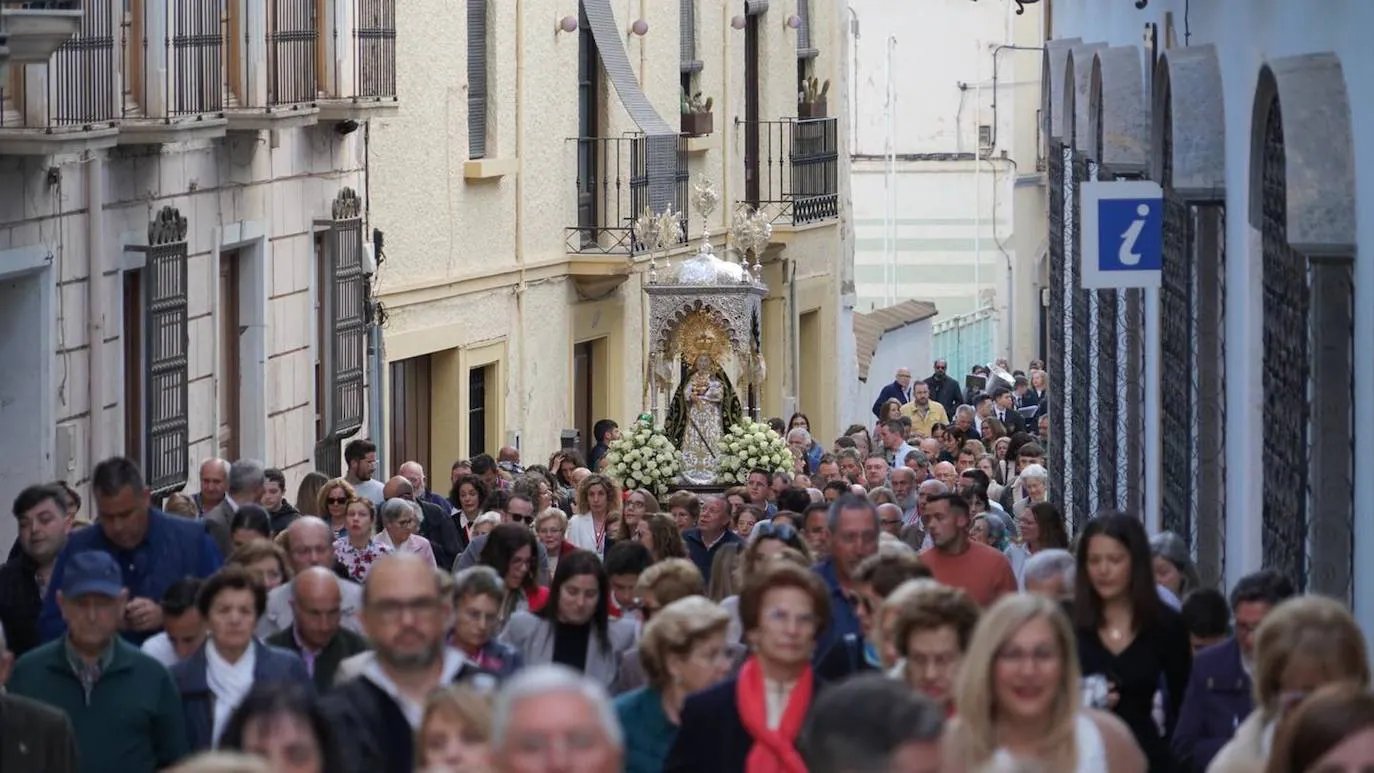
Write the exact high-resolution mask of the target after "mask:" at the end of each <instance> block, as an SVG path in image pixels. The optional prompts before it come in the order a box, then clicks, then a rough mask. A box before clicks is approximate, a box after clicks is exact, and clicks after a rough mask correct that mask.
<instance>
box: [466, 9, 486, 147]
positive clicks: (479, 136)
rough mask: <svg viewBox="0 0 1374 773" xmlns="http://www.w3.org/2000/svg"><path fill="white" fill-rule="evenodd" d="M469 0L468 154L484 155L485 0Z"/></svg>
mask: <svg viewBox="0 0 1374 773" xmlns="http://www.w3.org/2000/svg"><path fill="white" fill-rule="evenodd" d="M467 2H468V157H469V158H485V157H486V155H487V0H467Z"/></svg>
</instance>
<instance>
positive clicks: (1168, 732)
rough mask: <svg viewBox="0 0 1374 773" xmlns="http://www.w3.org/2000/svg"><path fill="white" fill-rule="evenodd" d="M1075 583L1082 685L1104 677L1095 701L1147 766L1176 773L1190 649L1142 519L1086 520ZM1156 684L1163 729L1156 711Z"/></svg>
mask: <svg viewBox="0 0 1374 773" xmlns="http://www.w3.org/2000/svg"><path fill="white" fill-rule="evenodd" d="M1075 584H1076V587H1075V591H1074V603H1073V613H1074V614H1073V618H1074V628H1075V629H1076V633H1077V635H1078V658H1079V662H1080V664H1081V665H1082V671H1083V675H1084V680H1085V687H1086V686H1087V685H1088V684H1090V682H1096V683H1098V684H1100V683H1101V680H1105V681H1106V683H1107V686H1108V693H1109V697H1108V698H1107V701H1106V705H1104V706H1099V707H1098V708H1110V709H1111V710H1113V711H1115V712H1116V714H1117V716H1119V717H1121V719H1122V721H1124V722H1125V723H1126V725H1127V726H1128V727H1130V729H1131V733H1132V734H1133V735H1134V736H1135V739H1136V742H1137V743H1138V744H1140V748H1141V750H1143V751H1144V752H1145V756H1146V757H1147V758H1148V759H1149V761H1150V773H1173V771H1174V770H1175V769H1176V764H1175V760H1174V757H1173V753H1172V752H1171V751H1170V749H1169V741H1170V738H1171V736H1172V735H1173V730H1174V723H1175V722H1176V721H1177V719H1178V710H1179V706H1180V705H1181V704H1182V702H1183V693H1184V690H1185V689H1186V688H1187V686H1188V674H1189V671H1190V670H1191V668H1192V648H1191V646H1190V645H1189V642H1188V633H1187V630H1186V629H1185V628H1184V626H1183V622H1182V620H1181V619H1180V618H1179V615H1178V613H1177V612H1175V611H1174V610H1172V609H1170V608H1169V607H1168V606H1166V605H1165V604H1164V603H1163V602H1162V601H1161V600H1160V598H1159V593H1158V590H1157V589H1156V588H1155V581H1154V574H1153V570H1152V568H1151V559H1150V543H1149V538H1148V537H1147V536H1146V534H1145V527H1144V526H1142V525H1141V523H1140V521H1139V520H1137V519H1135V518H1133V517H1131V516H1128V515H1125V514H1123V513H1106V514H1102V515H1099V516H1098V517H1096V518H1094V519H1093V520H1091V521H1089V522H1088V524H1087V526H1086V528H1084V530H1083V534H1082V536H1081V537H1080V538H1079V543H1078V571H1077V579H1076V580H1075ZM1094 677H1098V678H1099V679H1097V680H1094ZM1161 688H1162V689H1163V690H1164V696H1165V700H1164V714H1165V721H1164V732H1163V733H1161V732H1160V728H1159V726H1158V725H1157V724H1156V723H1155V720H1154V717H1153V707H1154V695H1155V692H1156V691H1157V690H1160V689H1161ZM1088 692H1093V691H1092V690H1088V689H1085V693H1088ZM1097 692H1099V696H1098V697H1101V696H1100V690H1098V691H1097ZM1089 697H1090V696H1087V695H1085V700H1087V699H1088V698H1089Z"/></svg>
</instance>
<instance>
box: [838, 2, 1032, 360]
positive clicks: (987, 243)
mask: <svg viewBox="0 0 1374 773" xmlns="http://www.w3.org/2000/svg"><path fill="white" fill-rule="evenodd" d="M850 7H851V8H852V9H853V11H854V14H855V15H856V16H857V17H858V28H859V33H858V34H859V40H858V41H857V45H855V46H854V47H853V53H852V55H851V60H850V62H849V63H848V65H849V68H850V71H851V74H852V76H853V78H854V82H855V98H854V101H853V104H852V109H853V113H852V117H853V121H854V131H853V135H852V139H853V144H852V146H851V148H850V151H851V154H853V155H854V157H855V163H854V176H853V180H852V186H853V190H854V230H855V243H856V249H855V259H854V266H855V269H854V270H855V284H856V296H857V297H856V309H857V310H858V311H867V310H871V309H873V308H879V307H883V306H887V305H889V304H891V303H895V302H900V301H903V300H907V299H910V298H917V299H920V300H930V301H934V302H935V303H936V305H937V306H938V307H939V309H940V314H941V316H942V318H943V317H949V316H952V315H957V314H962V313H966V312H969V311H972V310H974V309H975V308H978V306H979V305H980V304H979V302H978V298H979V297H980V296H981V297H982V298H984V299H985V302H991V303H993V304H995V305H996V306H997V308H998V311H999V316H1000V318H1001V319H1003V320H1007V319H1008V318H1009V317H1010V318H1011V324H1010V326H1009V327H1006V323H1005V322H1004V327H1006V332H1004V333H1003V334H1002V335H1001V336H1000V341H999V353H1002V354H1005V353H1007V352H1008V351H1010V354H1011V356H1012V358H1013V359H1015V360H1017V361H1018V362H1019V361H1022V360H1026V359H1029V358H1030V357H1032V356H1035V355H1036V354H1038V352H1036V351H1034V346H1035V340H1036V336H1037V332H1038V329H1037V318H1036V316H1035V314H1034V313H1033V311H1034V309H1033V306H1032V304H1031V303H1029V301H1028V298H1030V297H1031V296H1033V295H1034V284H1033V277H1032V275H1031V272H1030V271H1029V270H1025V269H1024V268H1023V267H1024V266H1028V265H1030V264H1032V263H1033V262H1034V260H1035V257H1036V255H1037V251H1038V250H1042V249H1043V247H1042V243H1043V241H1044V237H1045V229H1044V227H1043V223H1044V220H1045V216H1044V213H1045V209H1044V207H1045V204H1044V200H1043V198H1040V197H1038V196H1035V195H1030V196H1026V195H1022V193H1021V192H1020V191H1019V190H1017V189H1016V187H1015V183H1016V181H1017V180H1018V179H1021V178H1025V177H1028V176H1029V177H1031V178H1032V179H1034V178H1035V176H1036V154H1037V144H1036V136H1037V135H1036V117H1035V113H1036V111H1037V110H1038V108H1039V93H1040V88H1039V80H1040V58H1041V55H1040V53H1039V51H1035V50H1030V51H1018V50H1015V49H1004V50H1002V51H1000V52H997V53H994V50H995V48H996V47H997V46H999V45H1008V44H1010V45H1019V46H1026V47H1031V48H1033V47H1036V46H1039V45H1040V42H1039V37H1040V23H1041V22H1040V19H1041V13H1042V12H1041V10H1040V7H1039V6H1028V7H1027V10H1026V13H1025V14H1024V15H1022V16H1016V15H1015V14H1014V13H1012V9H1014V8H1015V5H1014V3H1012V2H1011V0H985V1H984V2H977V3H973V2H968V0H931V1H929V2H922V3H921V7H920V12H919V13H913V12H912V10H911V9H910V8H907V7H905V6H904V5H902V4H899V3H892V2H887V1H886V0H851V1H850ZM889 38H891V39H892V40H893V41H895V42H894V43H892V44H891V46H889ZM889 47H890V48H891V65H890V68H889V54H888V52H889ZM994 60H995V61H996V75H997V84H996V86H995V87H994V84H993V75H994ZM889 72H890V73H891V76H890V77H891V80H892V83H893V85H892V91H893V96H894V99H892V100H891V108H890V111H889V107H888V104H889ZM994 95H995V100H994ZM994 103H995V107H996V109H995V111H994ZM889 112H890V113H891V116H890V118H889ZM980 124H981V125H987V126H989V127H994V132H993V133H994V137H993V139H994V146H993V148H992V150H991V152H990V153H988V154H987V158H986V160H984V161H983V162H982V164H981V170H980V169H979V166H980V165H979V164H978V163H977V162H975V161H974V160H973V157H972V156H971V155H970V156H964V157H962V158H963V160H959V159H960V158H961V156H960V155H959V154H972V153H974V152H976V151H977V149H978V136H979V133H978V127H979V125H980ZM889 146H890V149H891V152H892V153H894V154H896V155H897V157H898V159H897V162H896V165H895V172H894V175H893V176H894V177H895V183H889V180H888V178H887V174H886V163H885V161H884V155H885V153H887V152H888V150H889ZM1004 154H1005V157H1004ZM980 176H981V180H980V179H978V178H979V177H980ZM1020 208H1027V209H1030V210H1032V211H1033V212H1034V213H1035V215H1036V216H1035V217H1033V218H1030V220H1029V222H1028V223H1027V222H1026V221H1023V220H1022V219H1021V218H1019V217H1017V211H1018V210H1019V209H1020ZM1023 223H1025V225H1022V224H1023ZM894 265H895V266H896V268H895V274H894V268H893V266H894ZM975 267H977V270H975ZM1009 272H1010V273H1009ZM894 275H895V282H894V280H893V277H894ZM1009 277H1010V280H1011V281H1010V284H1009ZM1009 347H1010V348H1009Z"/></svg>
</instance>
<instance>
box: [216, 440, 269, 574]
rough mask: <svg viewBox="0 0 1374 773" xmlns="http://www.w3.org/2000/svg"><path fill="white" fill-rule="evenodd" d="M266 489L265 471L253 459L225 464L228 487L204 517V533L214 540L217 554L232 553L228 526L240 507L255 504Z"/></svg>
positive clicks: (265, 469)
mask: <svg viewBox="0 0 1374 773" xmlns="http://www.w3.org/2000/svg"><path fill="white" fill-rule="evenodd" d="M266 486H267V468H266V467H264V466H263V464H262V462H260V461H258V460H257V459H240V460H238V461H237V462H234V463H233V464H231V465H229V486H228V490H227V491H226V493H225V495H224V501H222V502H220V503H219V504H218V505H215V507H214V509H213V510H210V511H209V512H207V513H206V514H205V530H206V531H208V532H210V536H211V537H214V538H215V544H216V545H217V546H219V552H220V555H223V556H228V555H229V554H231V553H233V552H234V539H233V535H232V534H231V533H230V530H229V524H230V523H232V522H233V520H234V513H236V512H238V509H239V507H240V506H241V505H256V504H257V503H258V502H259V501H260V500H261V499H262V493H263V491H264V489H265V488H266Z"/></svg>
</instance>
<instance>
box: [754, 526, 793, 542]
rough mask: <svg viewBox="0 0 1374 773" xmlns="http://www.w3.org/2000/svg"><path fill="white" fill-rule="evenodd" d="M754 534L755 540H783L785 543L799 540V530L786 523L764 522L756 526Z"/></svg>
mask: <svg viewBox="0 0 1374 773" xmlns="http://www.w3.org/2000/svg"><path fill="white" fill-rule="evenodd" d="M752 534H753V538H754V539H755V540H761V539H776V540H782V541H783V542H791V541H792V540H794V539H796V538H797V530H796V529H795V528H793V527H792V526H791V525H789V524H786V523H773V522H772V521H764V522H763V523H761V524H759V525H757V526H755V527H754V531H753V532H752Z"/></svg>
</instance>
